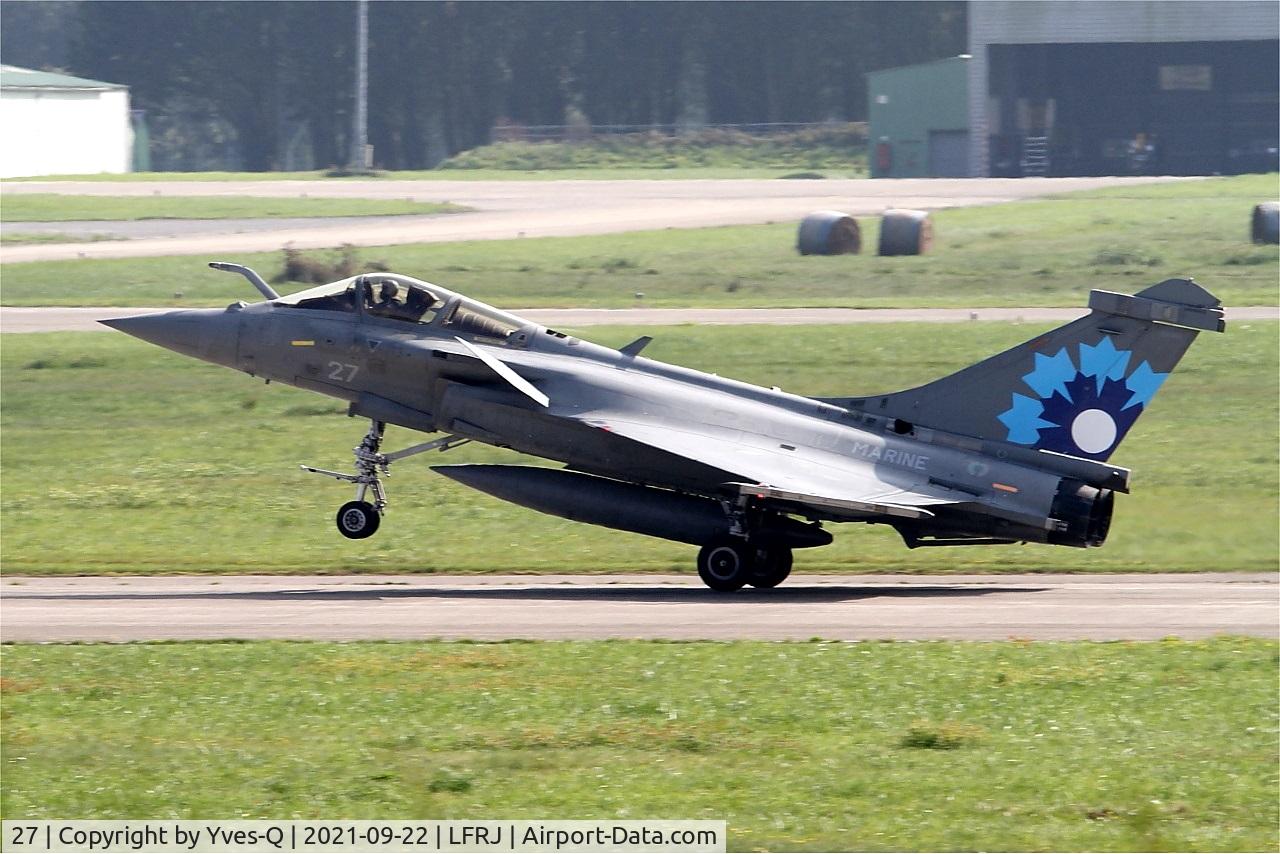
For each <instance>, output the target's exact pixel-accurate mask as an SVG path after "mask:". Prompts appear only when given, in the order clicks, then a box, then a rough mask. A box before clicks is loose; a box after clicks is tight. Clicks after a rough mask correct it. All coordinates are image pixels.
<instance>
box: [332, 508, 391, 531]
mask: <svg viewBox="0 0 1280 854" xmlns="http://www.w3.org/2000/svg"><path fill="white" fill-rule="evenodd" d="M335 521H336V522H337V525H338V533H340V534H342V536H344V537H346V538H347V539H349V540H363V539H364V538H365V537H372V536H373V533H374V531H377V530H378V524H379V523H380V522H381V521H382V514H381V513H379V512H378V508H377V507H374V506H373V505H372V504H370V503H369V502H368V501H348V502H347V503H346V504H343V505H342V506H341V507H339V508H338V516H337V518H336V519H335Z"/></svg>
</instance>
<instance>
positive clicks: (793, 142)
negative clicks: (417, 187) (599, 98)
mask: <svg viewBox="0 0 1280 854" xmlns="http://www.w3.org/2000/svg"><path fill="white" fill-rule="evenodd" d="M633 167H642V168H648V169H654V170H666V169H686V168H699V167H704V168H715V167H722V168H725V167H727V168H742V167H747V168H766V169H768V168H786V169H794V170H801V172H800V173H797V174H806V175H808V176H809V177H822V174H823V173H815V172H813V170H824V171H825V170H828V169H830V170H838V171H842V172H844V173H846V174H848V175H850V177H865V176H866V171H867V126H866V125H865V124H863V123H848V124H833V125H829V126H823V127H816V128H807V129H803V130H794V131H789V132H785V133H774V134H763V135H752V134H748V133H743V132H741V131H736V130H729V129H708V130H704V131H696V132H692V133H684V134H680V135H679V136H674V137H667V136H660V135H657V134H648V133H632V134H602V135H597V136H593V137H591V138H590V139H585V140H577V141H573V142H556V141H544V142H527V141H519V140H513V141H505V142H495V143H493V144H490V145H484V146H481V147H479V148H473V149H471V150H469V151H463V152H461V153H459V154H455V155H454V156H453V157H450V158H449V159H448V160H446V161H444V162H443V163H441V164H440V166H439V167H438V168H439V169H440V170H441V171H444V170H458V169H508V170H541V169H599V168H633Z"/></svg>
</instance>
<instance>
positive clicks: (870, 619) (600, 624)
mask: <svg viewBox="0 0 1280 854" xmlns="http://www.w3.org/2000/svg"><path fill="white" fill-rule="evenodd" d="M1278 582H1280V576H1278V575H1277V574H1275V573H1249V574H1229V573H1206V574H1199V573H1198V574H1186V575H1180V574H1162V575H992V576H976V575H966V576H902V575H845V576H834V575H827V576H820V575H797V576H792V578H791V579H789V580H788V581H787V582H786V583H785V584H784V585H782V586H781V587H779V588H777V589H775V590H752V589H749V588H748V589H745V590H742V591H739V592H738V593H732V594H720V593H714V592H712V591H710V590H707V589H706V588H704V587H703V586H702V584H701V582H699V580H698V578H697V577H696V576H695V575H693V574H692V573H690V574H688V575H607V576H569V575H549V576H446V575H441V576H420V575H419V576H331V577H326V576H198V577H175V576H170V577H159V578H156V577H151V578H138V577H78V578H14V577H6V578H4V579H3V580H0V609H2V612H3V622H2V623H0V640H3V641H7V642H13V641H19V642H30V641H143V640H190V639H226V638H242V639H265V638H287V639H311V640H332V641H342V640H407V639H423V638H443V639H474V640H506V639H516V638H524V639H543V640H567V639H604V638H651V639H672V640H700V639H706V640H737V639H742V640H747V639H756V640H807V639H809V638H814V637H820V638H824V639H831V640H865V639H897V640H911V639H957V640H1004V639H1009V638H1025V639H1037V640H1069V639H1088V640H1152V639H1158V638H1164V637H1181V638H1202V637H1208V636H1211V635H1215V634H1223V633H1226V634H1240V635H1253V636H1258V637H1266V638H1277V637H1280V583H1278Z"/></svg>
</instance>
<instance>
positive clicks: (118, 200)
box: [0, 193, 465, 222]
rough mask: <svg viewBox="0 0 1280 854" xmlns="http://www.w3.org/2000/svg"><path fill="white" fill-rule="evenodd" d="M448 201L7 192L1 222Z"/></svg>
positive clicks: (354, 209) (395, 211)
mask: <svg viewBox="0 0 1280 854" xmlns="http://www.w3.org/2000/svg"><path fill="white" fill-rule="evenodd" d="M460 210H465V208H462V207H459V206H458V205H451V204H448V203H444V204H438V203H434V202H414V201H409V200H407V199H324V198H292V199H264V198H257V197H254V196H211V197H199V198H196V197H190V196H187V197H181V196H66V195H61V194H58V193H31V194H25V193H20V194H9V195H6V196H4V201H3V204H0V220H2V221H3V222H68V221H74V220H93V221H98V220H138V219H277V218H281V217H334V216H398V215H406V214H419V215H421V214H436V213H455V212H457V211H460Z"/></svg>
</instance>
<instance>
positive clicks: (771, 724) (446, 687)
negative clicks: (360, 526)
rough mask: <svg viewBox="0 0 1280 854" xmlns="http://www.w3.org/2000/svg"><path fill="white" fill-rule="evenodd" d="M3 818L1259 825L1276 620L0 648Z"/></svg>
mask: <svg viewBox="0 0 1280 854" xmlns="http://www.w3.org/2000/svg"><path fill="white" fill-rule="evenodd" d="M0 660H2V661H3V665H4V673H5V675H4V680H3V689H4V692H3V699H4V727H5V740H4V751H3V761H4V785H3V790H2V792H0V809H2V810H3V814H4V818H5V819H7V820H14V819H21V818H31V819H43V818H65V817H67V816H74V817H76V818H83V819H89V818H96V819H129V818H137V817H139V816H145V817H152V818H158V817H173V818H207V817H209V816H237V817H243V818H333V817H341V818H347V819H365V818H379V819H390V818H401V817H403V818H414V819H425V818H430V819H464V818H497V817H501V818H513V819H547V818H551V819H559V818H564V819H569V818H573V819H588V818H589V819H601V820H607V819H615V818H628V819H638V818H682V819H683V818H692V819H724V820H726V821H727V822H728V830H729V847H730V849H731V850H745V851H752V850H757V851H758V850H787V851H809V850H813V851H845V850H854V851H878V850H926V851H945V850H1015V851H1039V850H1049V851H1074V850H1080V851H1163V850H1174V851H1274V850H1276V846H1277V843H1278V842H1280V840H1278V839H1277V823H1278V822H1280V815H1278V814H1277V800H1276V787H1277V782H1278V781H1277V773H1276V771H1277V766H1276V753H1277V747H1278V745H1277V728H1276V727H1277V720H1276V719H1277V715H1276V703H1275V697H1276V690H1277V681H1276V668H1277V662H1278V661H1280V656H1278V655H1277V645H1276V643H1275V642H1273V641H1267V640H1246V639H1235V638H1219V639H1214V640H1209V641H1199V642H1182V641H1176V640H1170V641H1163V642H1154V643H1110V644H1097V643H1036V644H1027V643H963V644H949V643H856V644H847V643H822V642H811V643H790V644H779V643H732V644H725V643H652V642H595V643H591V642H587V643H537V644H531V643H524V644H447V643H396V644H369V643H349V644H331V643H249V644H235V643H221V644H208V643H189V644H167V645H157V644H135V645H125V646H120V645H79V646H71V645H30V646H6V647H4V648H3V650H2V651H0Z"/></svg>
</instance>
